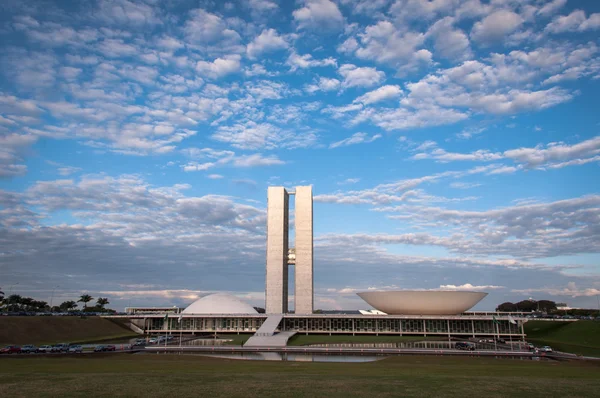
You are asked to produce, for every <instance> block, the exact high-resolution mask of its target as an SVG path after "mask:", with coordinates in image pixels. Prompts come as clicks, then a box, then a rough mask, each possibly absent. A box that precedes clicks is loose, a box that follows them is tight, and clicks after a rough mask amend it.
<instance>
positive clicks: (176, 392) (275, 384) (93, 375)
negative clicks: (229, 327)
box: [0, 354, 600, 398]
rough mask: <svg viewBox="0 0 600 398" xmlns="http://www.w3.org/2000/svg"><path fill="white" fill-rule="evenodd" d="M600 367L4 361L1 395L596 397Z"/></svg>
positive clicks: (129, 358) (163, 358)
mask: <svg viewBox="0 0 600 398" xmlns="http://www.w3.org/2000/svg"><path fill="white" fill-rule="evenodd" d="M598 391H600V366H598V365H595V364H590V363H583V362H570V363H567V362H563V363H557V362H533V361H525V360H523V361H521V360H508V359H491V358H454V357H414V356H404V357H391V358H387V359H384V360H382V361H378V362H370V363H310V362H308V363H306V362H263V361H240V360H226V359H215V358H205V357H200V356H189V355H186V356H181V355H163V354H160V355H159V354H156V355H154V354H148V355H129V354H116V355H97V356H94V355H90V356H84V357H71V358H65V357H62V358H60V357H45V358H41V357H37V358H32V357H14V358H0V396H4V397H18V396H23V397H28V396H35V397H50V396H52V397H55V396H61V397H63V396H105V397H117V396H120V397H122V396H140V397H141V396H143V397H149V396H210V397H220V396H227V397H254V396H261V397H316V396H322V397H375V396H377V397H391V396H403V397H442V396H443V397H486V398H488V397H506V396H515V397H520V396H526V397H528V398H534V397H592V396H598Z"/></svg>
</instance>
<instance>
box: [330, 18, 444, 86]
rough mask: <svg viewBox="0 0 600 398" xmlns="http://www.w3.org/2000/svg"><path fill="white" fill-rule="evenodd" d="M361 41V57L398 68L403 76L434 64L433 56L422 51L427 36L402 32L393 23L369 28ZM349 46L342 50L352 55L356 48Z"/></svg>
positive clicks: (361, 34)
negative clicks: (432, 61)
mask: <svg viewBox="0 0 600 398" xmlns="http://www.w3.org/2000/svg"><path fill="white" fill-rule="evenodd" d="M358 37H359V38H360V45H358V43H356V45H358V48H356V50H355V55H356V56H357V57H359V58H362V59H370V60H375V61H377V62H379V63H383V64H387V65H391V66H393V67H395V68H397V70H398V73H399V74H405V73H408V72H412V71H415V70H418V69H419V68H420V67H421V66H425V65H428V64H430V63H431V60H432V54H431V52H429V51H428V50H426V49H424V48H420V47H422V45H423V42H424V41H425V35H424V34H423V33H419V32H412V31H406V30H399V29H397V28H396V27H395V26H394V25H393V24H392V23H391V22H389V21H379V22H378V23H377V24H375V25H371V26H368V27H367V28H365V30H364V33H360V34H358ZM347 43H348V45H345V46H343V47H342V48H341V50H343V51H351V49H352V48H353V47H356V45H355V44H354V42H347Z"/></svg>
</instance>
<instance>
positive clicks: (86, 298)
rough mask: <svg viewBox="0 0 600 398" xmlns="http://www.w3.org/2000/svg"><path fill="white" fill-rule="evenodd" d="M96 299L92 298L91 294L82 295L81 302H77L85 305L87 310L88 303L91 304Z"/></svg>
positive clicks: (84, 307)
mask: <svg viewBox="0 0 600 398" xmlns="http://www.w3.org/2000/svg"><path fill="white" fill-rule="evenodd" d="M93 299H94V298H93V297H92V296H90V295H89V294H82V295H81V297H80V298H79V300H77V302H78V303H83V309H86V308H87V303H89V302H90V301H92V300H93Z"/></svg>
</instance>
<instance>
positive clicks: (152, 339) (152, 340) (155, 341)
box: [148, 337, 158, 344]
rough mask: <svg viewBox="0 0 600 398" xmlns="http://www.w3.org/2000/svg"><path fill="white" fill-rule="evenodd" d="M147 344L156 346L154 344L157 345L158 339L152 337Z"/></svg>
mask: <svg viewBox="0 0 600 398" xmlns="http://www.w3.org/2000/svg"><path fill="white" fill-rule="evenodd" d="M148 343H150V344H156V343H158V339H157V338H156V337H152V338H151V339H150V340H148Z"/></svg>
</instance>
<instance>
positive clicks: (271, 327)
mask: <svg viewBox="0 0 600 398" xmlns="http://www.w3.org/2000/svg"><path fill="white" fill-rule="evenodd" d="M282 319H283V315H270V316H269V317H268V318H267V319H266V320H265V321H264V322H263V324H262V325H261V326H260V328H258V330H257V331H256V333H254V336H273V335H274V334H275V330H276V329H277V328H278V327H279V324H280V323H281V320H282ZM254 336H253V337H254Z"/></svg>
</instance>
